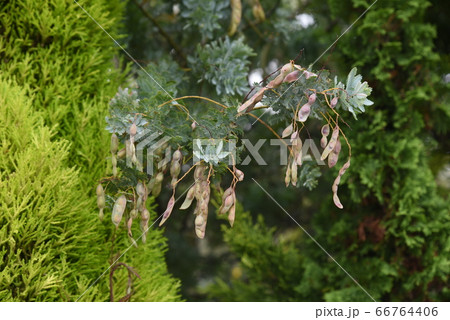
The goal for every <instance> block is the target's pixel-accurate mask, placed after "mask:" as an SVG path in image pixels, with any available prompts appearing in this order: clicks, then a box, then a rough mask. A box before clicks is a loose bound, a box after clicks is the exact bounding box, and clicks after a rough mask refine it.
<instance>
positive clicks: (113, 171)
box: [111, 154, 117, 177]
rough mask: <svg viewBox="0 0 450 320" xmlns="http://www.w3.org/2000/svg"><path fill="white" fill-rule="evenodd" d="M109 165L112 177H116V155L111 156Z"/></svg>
mask: <svg viewBox="0 0 450 320" xmlns="http://www.w3.org/2000/svg"><path fill="white" fill-rule="evenodd" d="M111 164H112V173H113V176H114V177H117V158H116V155H114V154H113V155H112V157H111Z"/></svg>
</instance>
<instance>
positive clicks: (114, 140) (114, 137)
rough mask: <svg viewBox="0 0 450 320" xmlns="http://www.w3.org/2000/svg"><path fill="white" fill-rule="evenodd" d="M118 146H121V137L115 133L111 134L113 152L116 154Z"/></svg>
mask: <svg viewBox="0 0 450 320" xmlns="http://www.w3.org/2000/svg"><path fill="white" fill-rule="evenodd" d="M118 148H119V139H118V138H117V135H116V134H115V133H113V134H112V135H111V153H112V154H116V152H117V149H118Z"/></svg>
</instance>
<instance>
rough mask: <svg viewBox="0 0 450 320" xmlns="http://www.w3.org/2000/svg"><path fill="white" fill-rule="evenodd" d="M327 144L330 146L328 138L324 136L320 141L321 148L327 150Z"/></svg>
mask: <svg viewBox="0 0 450 320" xmlns="http://www.w3.org/2000/svg"><path fill="white" fill-rule="evenodd" d="M327 144H328V140H327V137H325V136H323V137H322V139H320V146H321V147H322V148H326V146H327Z"/></svg>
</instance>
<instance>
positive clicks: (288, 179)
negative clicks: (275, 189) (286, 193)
mask: <svg viewBox="0 0 450 320" xmlns="http://www.w3.org/2000/svg"><path fill="white" fill-rule="evenodd" d="M284 183H285V184H286V187H289V184H290V183H291V166H289V165H288V166H287V168H286V176H285V178H284Z"/></svg>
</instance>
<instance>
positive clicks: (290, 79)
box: [283, 70, 300, 83]
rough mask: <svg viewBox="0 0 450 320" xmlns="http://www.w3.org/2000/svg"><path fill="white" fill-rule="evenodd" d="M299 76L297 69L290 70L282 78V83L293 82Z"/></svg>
mask: <svg viewBox="0 0 450 320" xmlns="http://www.w3.org/2000/svg"><path fill="white" fill-rule="evenodd" d="M299 76H300V71H298V70H295V71H292V72H291V73H289V74H288V75H287V76H286V77H285V78H284V79H283V82H284V83H291V82H294V81H296V80H297V79H298V77H299Z"/></svg>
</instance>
